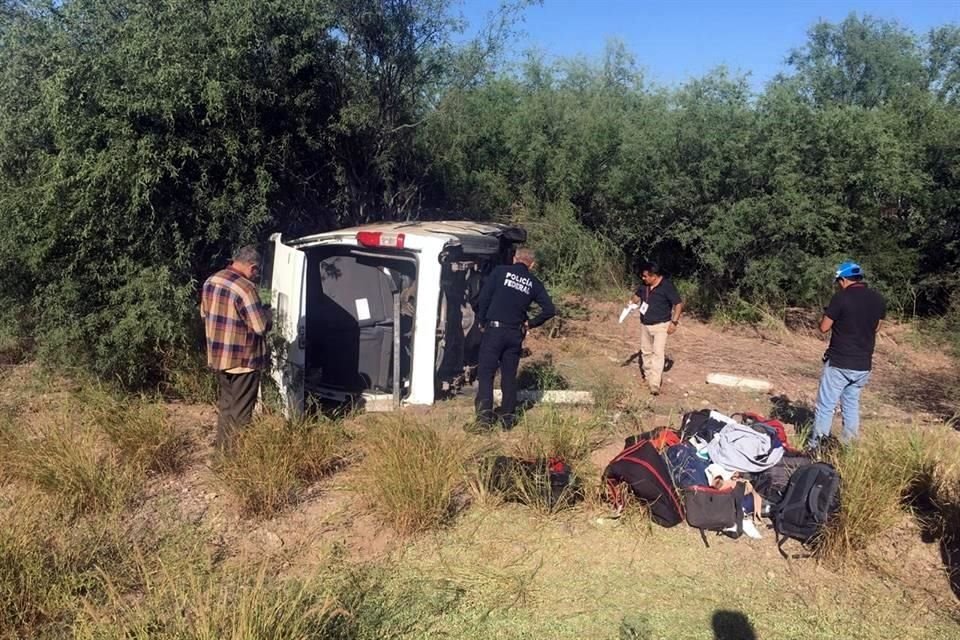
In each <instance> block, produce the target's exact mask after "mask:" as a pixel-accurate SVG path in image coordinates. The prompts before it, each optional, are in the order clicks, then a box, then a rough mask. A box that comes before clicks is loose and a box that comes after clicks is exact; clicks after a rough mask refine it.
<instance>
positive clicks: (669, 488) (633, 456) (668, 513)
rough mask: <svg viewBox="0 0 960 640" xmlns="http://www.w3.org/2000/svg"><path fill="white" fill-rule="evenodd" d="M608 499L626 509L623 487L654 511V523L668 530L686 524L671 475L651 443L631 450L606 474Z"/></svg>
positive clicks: (618, 458)
mask: <svg viewBox="0 0 960 640" xmlns="http://www.w3.org/2000/svg"><path fill="white" fill-rule="evenodd" d="M603 480H604V482H605V485H606V492H607V498H608V499H609V500H610V501H611V502H612V503H613V504H614V505H616V506H618V507H620V506H622V505H623V496H622V495H620V493H619V491H620V485H621V484H626V485H628V486H629V487H630V492H631V493H632V494H633V495H634V496H635V497H636V498H637V499H638V500H640V502H642V503H643V504H645V505H647V506H648V507H649V508H650V515H651V517H652V518H653V521H654V522H656V523H657V524H659V525H661V526H664V527H673V526H676V525H678V524H680V523H681V522H683V507H682V506H681V504H680V500H679V498H678V497H677V493H676V491H675V490H674V487H673V480H672V479H671V478H670V471H669V469H667V465H666V463H665V462H664V461H663V458H662V457H661V456H660V453H659V452H658V451H657V449H656V447H654V446H653V444H652V443H651V442H650V441H649V440H638V441H637V442H636V443H635V444H633V445H631V446H628V447H627V448H625V449H624V450H623V451H621V452H620V453H619V454H617V456H616V457H614V459H613V460H611V461H610V464H608V465H607V468H606V469H605V470H604V471H603Z"/></svg>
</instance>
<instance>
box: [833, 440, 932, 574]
mask: <svg viewBox="0 0 960 640" xmlns="http://www.w3.org/2000/svg"><path fill="white" fill-rule="evenodd" d="M938 455H939V444H938V440H937V439H935V438H932V437H931V436H930V435H929V434H926V433H924V432H921V431H902V430H897V431H893V430H890V431H888V432H886V433H884V435H883V437H880V436H879V435H874V436H872V437H866V438H863V439H861V440H860V441H858V442H857V443H856V445H855V446H854V447H852V448H851V449H848V450H841V451H838V452H837V453H835V454H833V455H832V456H830V458H829V460H828V461H829V462H831V463H833V464H834V466H835V467H836V468H837V470H838V472H839V473H840V477H841V479H842V484H841V495H840V499H841V509H840V513H839V514H838V515H837V517H836V518H834V519H833V521H832V523H831V524H830V525H829V526H828V528H827V530H826V531H825V533H824V536H823V538H822V540H821V541H820V543H821V544H820V545H819V547H818V550H819V552H820V553H821V554H822V555H823V556H824V557H826V558H828V559H831V560H845V559H848V558H850V557H852V556H853V555H854V554H855V553H856V552H859V551H861V550H863V549H865V548H866V547H867V546H868V545H869V544H870V543H871V542H873V541H874V540H876V539H877V538H878V537H879V536H880V535H881V534H883V533H884V532H886V531H888V530H889V529H890V528H892V527H894V526H895V525H896V524H897V523H898V522H899V521H900V520H901V519H902V517H903V513H904V509H905V507H907V506H908V504H907V503H908V501H909V497H910V495H911V494H913V493H915V491H916V489H917V485H918V484H925V483H927V482H929V480H928V479H929V478H931V477H932V474H933V473H935V472H936V469H937V468H939V466H940V464H941V462H940V461H939V460H938Z"/></svg>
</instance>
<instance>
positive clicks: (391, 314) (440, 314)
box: [264, 221, 526, 413]
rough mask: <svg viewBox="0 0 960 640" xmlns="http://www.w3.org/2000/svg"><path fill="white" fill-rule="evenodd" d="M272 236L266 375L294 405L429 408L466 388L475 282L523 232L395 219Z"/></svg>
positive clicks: (294, 408) (507, 257)
mask: <svg viewBox="0 0 960 640" xmlns="http://www.w3.org/2000/svg"><path fill="white" fill-rule="evenodd" d="M270 240H271V242H270V252H272V254H273V255H272V258H271V257H269V255H268V257H267V259H266V260H265V267H266V269H269V270H270V273H269V274H264V275H265V276H266V279H265V280H266V282H269V283H270V287H271V290H272V303H273V307H274V311H275V318H276V320H275V322H276V324H277V329H278V333H279V334H280V336H282V340H281V341H280V342H281V343H280V344H277V345H274V349H273V352H274V353H273V355H274V362H273V379H274V380H275V381H276V384H277V385H278V387H279V390H280V395H281V400H282V401H283V402H285V404H286V409H287V410H288V411H289V412H291V413H299V412H302V411H303V410H304V409H305V408H306V407H307V406H310V405H312V404H319V403H321V402H336V403H353V404H356V405H360V406H363V407H364V408H366V409H367V410H384V409H389V408H395V407H398V406H399V405H400V404H401V403H408V404H420V405H429V404H432V403H433V402H434V400H435V399H436V398H438V397H440V396H441V395H442V394H449V393H455V392H456V391H457V390H459V389H460V388H461V387H463V386H464V385H468V384H471V383H472V382H473V378H474V376H475V373H476V365H477V354H478V350H479V343H480V332H479V327H477V326H476V322H475V321H474V309H475V303H476V299H477V297H478V296H479V293H480V286H481V282H482V280H483V277H484V276H485V275H486V274H487V273H488V272H489V271H490V269H492V268H493V267H494V266H496V265H498V264H503V263H506V262H509V261H511V260H512V257H513V253H514V251H515V247H516V245H517V244H519V243H522V242H524V241H525V240H526V231H525V230H524V229H522V228H520V227H515V226H508V225H501V224H488V223H475V222H462V221H447V222H398V223H384V224H373V225H366V226H361V227H354V228H350V229H341V230H339V231H331V232H328V233H321V234H317V235H310V236H305V237H302V238H298V239H296V240H292V241H288V242H284V241H283V240H282V238H281V237H280V235H279V234H274V235H273V236H272V237H271V238H270ZM398 354H399V355H398Z"/></svg>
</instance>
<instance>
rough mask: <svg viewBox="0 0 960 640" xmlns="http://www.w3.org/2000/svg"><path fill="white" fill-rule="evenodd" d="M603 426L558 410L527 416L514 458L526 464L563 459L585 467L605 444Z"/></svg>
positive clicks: (591, 419)
mask: <svg viewBox="0 0 960 640" xmlns="http://www.w3.org/2000/svg"><path fill="white" fill-rule="evenodd" d="M599 424H600V423H599V422H598V421H597V420H596V419H595V418H594V417H593V416H586V417H584V416H579V415H576V414H569V413H565V412H564V411H562V410H561V409H558V408H557V407H544V408H543V409H541V410H538V411H535V412H529V413H526V414H524V417H523V420H522V422H521V424H520V428H519V433H520V438H519V440H518V441H517V443H516V445H515V446H514V448H513V449H514V454H515V455H516V456H517V457H518V458H523V459H524V460H536V459H541V458H560V459H562V460H564V461H565V462H567V463H568V464H570V465H571V466H579V465H582V463H583V462H584V461H586V460H587V458H589V456H590V452H591V451H593V449H595V448H596V446H597V445H598V444H599V443H600V442H602V437H601V436H600V435H598V429H599Z"/></svg>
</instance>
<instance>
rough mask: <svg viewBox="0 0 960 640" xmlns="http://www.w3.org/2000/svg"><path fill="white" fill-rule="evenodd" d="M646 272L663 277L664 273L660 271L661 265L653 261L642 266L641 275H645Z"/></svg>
mask: <svg viewBox="0 0 960 640" xmlns="http://www.w3.org/2000/svg"><path fill="white" fill-rule="evenodd" d="M644 271H647V272H649V273H652V274H653V275H655V276H662V275H663V271H661V270H660V265H659V264H657V263H656V262H654V261H653V260H650V261H648V262H644V263H643V264H642V265H640V273H643V272H644Z"/></svg>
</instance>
